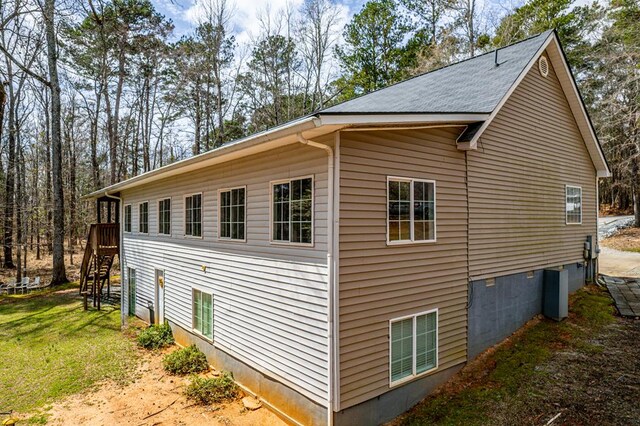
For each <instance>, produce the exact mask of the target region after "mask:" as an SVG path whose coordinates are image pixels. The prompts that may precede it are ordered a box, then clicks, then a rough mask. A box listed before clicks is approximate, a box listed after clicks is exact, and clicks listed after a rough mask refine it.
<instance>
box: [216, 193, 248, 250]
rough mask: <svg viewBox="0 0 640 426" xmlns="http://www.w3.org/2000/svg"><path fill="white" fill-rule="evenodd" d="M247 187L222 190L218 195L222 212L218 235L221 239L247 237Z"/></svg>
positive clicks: (241, 238) (242, 238)
mask: <svg viewBox="0 0 640 426" xmlns="http://www.w3.org/2000/svg"><path fill="white" fill-rule="evenodd" d="M245 193H246V189H245V188H232V189H225V190H221V191H220V193H219V196H218V202H219V203H220V214H219V216H218V217H219V220H218V235H219V237H220V238H221V239H227V240H244V239H245V210H246V198H245V195H246V194H245Z"/></svg>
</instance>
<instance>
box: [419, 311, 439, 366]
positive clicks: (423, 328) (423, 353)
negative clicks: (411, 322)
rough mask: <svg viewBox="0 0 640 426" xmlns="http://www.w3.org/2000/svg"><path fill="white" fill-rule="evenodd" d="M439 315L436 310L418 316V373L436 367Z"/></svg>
mask: <svg viewBox="0 0 640 426" xmlns="http://www.w3.org/2000/svg"><path fill="white" fill-rule="evenodd" d="M436 334H437V316H436V313H435V312H431V313H429V314H426V315H420V316H418V317H416V374H420V373H424V372H425V371H428V370H431V369H432V368H435V367H436V360H437V350H438V348H437V347H436V343H437V336H436Z"/></svg>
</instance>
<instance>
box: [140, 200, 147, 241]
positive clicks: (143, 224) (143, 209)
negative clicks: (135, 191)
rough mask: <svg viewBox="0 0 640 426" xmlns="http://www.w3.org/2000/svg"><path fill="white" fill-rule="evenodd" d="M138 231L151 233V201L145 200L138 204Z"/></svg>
mask: <svg viewBox="0 0 640 426" xmlns="http://www.w3.org/2000/svg"><path fill="white" fill-rule="evenodd" d="M138 232H140V233H141V234H148V233H149V203H148V202H147V201H145V202H144V203H140V204H139V205H138Z"/></svg>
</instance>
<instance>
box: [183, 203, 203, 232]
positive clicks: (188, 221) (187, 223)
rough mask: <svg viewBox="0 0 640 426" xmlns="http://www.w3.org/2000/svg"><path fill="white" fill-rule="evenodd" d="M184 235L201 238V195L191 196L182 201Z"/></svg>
mask: <svg viewBox="0 0 640 426" xmlns="http://www.w3.org/2000/svg"><path fill="white" fill-rule="evenodd" d="M184 234H185V235H187V236H190V237H201V236H202V194H193V195H189V196H188V197H185V199H184Z"/></svg>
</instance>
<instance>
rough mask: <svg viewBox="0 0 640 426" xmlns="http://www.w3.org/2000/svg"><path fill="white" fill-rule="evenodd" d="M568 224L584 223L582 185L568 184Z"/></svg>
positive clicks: (566, 209)
mask: <svg viewBox="0 0 640 426" xmlns="http://www.w3.org/2000/svg"><path fill="white" fill-rule="evenodd" d="M565 195H566V205H565V212H566V224H567V225H580V224H582V187H580V186H571V185H566V187H565Z"/></svg>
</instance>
